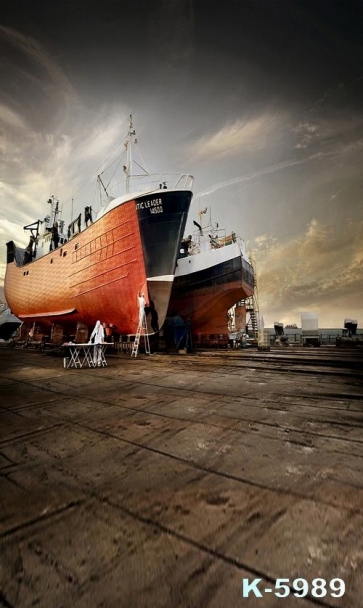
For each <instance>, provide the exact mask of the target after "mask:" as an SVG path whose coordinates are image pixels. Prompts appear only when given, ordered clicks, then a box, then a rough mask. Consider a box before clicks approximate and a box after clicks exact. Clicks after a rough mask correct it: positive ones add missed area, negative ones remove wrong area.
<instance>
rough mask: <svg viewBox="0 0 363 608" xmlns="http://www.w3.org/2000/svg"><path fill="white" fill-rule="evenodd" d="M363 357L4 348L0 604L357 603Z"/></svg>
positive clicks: (200, 606)
mask: <svg viewBox="0 0 363 608" xmlns="http://www.w3.org/2000/svg"><path fill="white" fill-rule="evenodd" d="M362 355H363V351H362V350H358V349H355V350H339V349H337V348H336V347H330V348H329V347H326V348H323V347H322V348H320V349H314V348H312V349H307V348H305V349H304V348H296V347H289V348H280V349H278V348H275V349H272V350H271V351H270V352H258V351H257V350H255V351H253V350H252V349H250V350H246V351H233V352H232V351H225V352H223V351H220V352H216V351H214V352H210V353H207V352H204V353H198V354H191V355H184V356H183V355H178V356H177V355H175V356H172V355H170V356H168V355H153V356H151V357H146V356H142V355H141V356H139V357H138V358H137V359H131V358H130V356H129V355H119V356H116V355H114V356H109V357H108V366H107V367H106V368H101V369H95V370H92V369H76V370H75V369H71V370H66V369H64V368H63V359H61V358H59V357H55V356H54V355H53V356H52V355H51V354H49V353H46V352H45V353H44V352H43V353H40V352H36V351H24V350H21V349H9V348H6V347H5V346H2V347H1V348H0V397H1V400H0V606H5V607H6V608H23V607H28V606H29V607H30V606H38V607H41V608H43V607H44V608H85V607H87V608H89V607H92V608H93V607H95V608H97V607H99V608H101V607H104V608H121V607H131V608H134V607H135V608H138V607H156V608H158V607H168V608H169V607H170V608H173V607H180V608H187V607H190V608H204V607H208V608H219V607H224V606H226V607H228V608H232V607H233V608H236V607H238V606H241V607H247V608H257V607H258V608H272V607H275V606H279V607H286V608H313V607H314V606H327V607H329V606H339V607H342V608H361V607H362V606H363V372H362V362H363V357H362ZM255 578H258V579H261V581H260V582H259V584H258V589H259V591H260V592H261V597H255V594H254V593H253V592H250V594H249V597H242V580H243V579H248V580H249V582H252V581H253V580H254V579H255ZM281 578H282V579H289V581H290V582H289V584H290V589H291V591H290V594H289V596H288V597H286V598H278V597H276V595H275V592H276V591H277V589H275V585H276V581H277V579H281ZM297 578H303V579H305V580H306V581H307V585H308V590H309V591H308V593H307V595H306V596H305V597H303V598H298V597H296V596H294V595H293V591H294V590H293V588H292V581H294V579H297ZM316 578H322V579H324V580H325V581H326V585H327V586H326V590H327V593H326V594H325V595H324V594H323V593H324V592H323V591H322V592H320V591H317V592H315V594H314V593H313V592H312V590H313V587H312V581H313V580H314V579H316ZM336 578H339V579H342V580H343V581H344V583H345V588H346V591H345V594H344V595H343V596H342V597H340V598H337V597H333V596H332V589H331V588H330V586H329V583H330V581H331V580H332V579H336ZM300 584H301V583H300ZM269 589H270V591H269ZM266 590H267V591H266ZM288 591H289V590H288Z"/></svg>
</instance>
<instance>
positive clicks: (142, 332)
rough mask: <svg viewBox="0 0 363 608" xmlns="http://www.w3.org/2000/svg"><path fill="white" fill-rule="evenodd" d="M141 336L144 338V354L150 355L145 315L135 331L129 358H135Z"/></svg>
mask: <svg viewBox="0 0 363 608" xmlns="http://www.w3.org/2000/svg"><path fill="white" fill-rule="evenodd" d="M141 336H142V337H143V338H144V346H145V354H146V355H150V342H149V335H148V333H147V321H146V315H145V314H144V315H143V320H142V323H141V325H138V327H137V330H136V334H135V340H134V343H133V345H132V351H131V357H137V353H138V352H139V345H140V339H141Z"/></svg>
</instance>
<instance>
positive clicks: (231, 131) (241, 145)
mask: <svg viewBox="0 0 363 608" xmlns="http://www.w3.org/2000/svg"><path fill="white" fill-rule="evenodd" d="M284 122H285V121H284V118H283V117H282V116H274V115H273V114H264V115H262V116H258V117H254V118H251V119H250V120H236V121H235V122H234V123H233V124H230V123H229V124H226V125H225V126H224V127H222V128H221V129H220V130H219V131H218V132H216V133H213V134H211V135H204V136H203V137H201V138H200V139H199V140H198V141H197V142H195V143H194V144H193V145H192V146H191V147H190V149H189V150H187V155H188V156H189V157H191V159H192V160H193V161H194V162H211V161H214V160H216V159H227V158H229V157H233V156H236V154H239V153H242V152H243V153H246V152H258V151H261V150H263V149H264V148H266V147H267V146H269V145H271V138H272V136H273V135H275V136H276V134H277V133H278V132H279V129H281V127H282V125H283V124H284Z"/></svg>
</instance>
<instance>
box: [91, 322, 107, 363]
mask: <svg viewBox="0 0 363 608" xmlns="http://www.w3.org/2000/svg"><path fill="white" fill-rule="evenodd" d="M93 338H94V345H95V346H94V349H93V364H94V366H95V367H96V365H97V366H98V367H101V344H103V342H104V341H105V330H104V328H103V325H102V323H101V321H97V322H96V325H95V327H94V329H93V332H92V333H91V335H90V338H89V344H91V342H92V339H93Z"/></svg>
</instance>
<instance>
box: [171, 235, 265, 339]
mask: <svg viewBox="0 0 363 608" xmlns="http://www.w3.org/2000/svg"><path fill="white" fill-rule="evenodd" d="M253 291H254V274H253V268H252V266H251V265H250V264H249V263H248V262H247V261H246V260H245V259H244V258H243V257H242V255H241V252H240V249H239V246H238V244H237V243H233V244H232V245H229V246H227V247H222V248H220V249H214V250H210V251H206V252H202V253H199V254H197V255H195V256H188V257H185V258H181V259H179V260H178V266H177V270H176V273H175V279H174V283H173V288H172V293H171V297H170V304H169V311H168V316H174V315H179V316H180V317H182V319H183V320H184V321H185V322H186V321H190V325H191V329H192V332H193V334H197V333H203V334H213V333H215V334H217V333H218V334H219V333H225V332H226V331H227V327H228V317H227V312H228V310H229V309H230V308H231V307H232V306H233V305H234V304H236V302H238V301H240V300H243V299H245V298H247V297H250V296H252V295H253Z"/></svg>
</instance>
